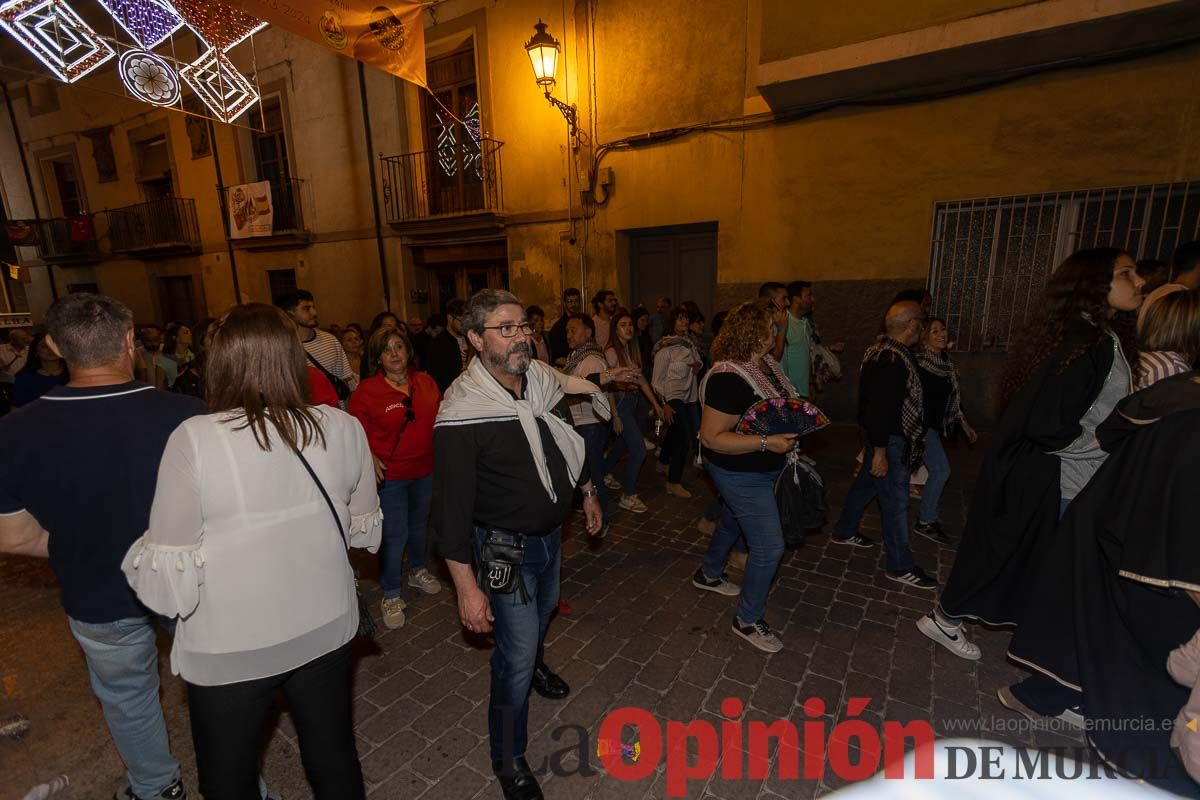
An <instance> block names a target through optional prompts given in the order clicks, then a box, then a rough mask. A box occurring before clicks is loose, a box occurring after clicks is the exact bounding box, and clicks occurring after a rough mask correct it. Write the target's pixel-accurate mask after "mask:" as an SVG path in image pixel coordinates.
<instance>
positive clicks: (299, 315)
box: [275, 289, 358, 390]
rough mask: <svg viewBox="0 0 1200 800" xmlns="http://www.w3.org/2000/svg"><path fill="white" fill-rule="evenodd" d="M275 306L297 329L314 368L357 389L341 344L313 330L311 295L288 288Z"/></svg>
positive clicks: (331, 336) (315, 305)
mask: <svg viewBox="0 0 1200 800" xmlns="http://www.w3.org/2000/svg"><path fill="white" fill-rule="evenodd" d="M275 305H276V306H278V307H279V308H281V309H283V312H284V313H285V314H287V315H288V316H289V317H291V318H292V322H295V323H296V326H297V327H298V328H299V329H300V343H301V344H302V345H303V346H304V352H305V353H306V354H307V355H308V360H309V362H310V363H312V364H313V366H314V367H318V368H320V369H321V370H322V371H324V372H327V373H329V374H330V375H333V376H334V377H335V378H338V379H340V380H342V381H344V382H345V383H346V385H347V386H349V387H350V389H351V390H353V389H354V388H355V387H356V386H358V378H357V377H356V376H355V374H354V371H353V370H352V369H350V361H349V359H347V358H346V351H345V350H343V349H342V343H341V342H339V341H338V340H337V337H336V336H334V335H333V334H332V333H326V332H325V331H323V330H321V329H320V328H318V327H317V304H316V303H315V302H314V301H313V296H312V292H309V291H307V290H305V289H292V290H291V291H288V292H284V293H282V294H280V295H279V296H278V297H276V298H275Z"/></svg>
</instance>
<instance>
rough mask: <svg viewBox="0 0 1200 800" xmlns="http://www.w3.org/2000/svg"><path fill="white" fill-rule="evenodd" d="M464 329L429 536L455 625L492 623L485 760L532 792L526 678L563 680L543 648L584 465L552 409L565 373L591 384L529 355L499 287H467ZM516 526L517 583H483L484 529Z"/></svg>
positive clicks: (519, 314) (579, 445)
mask: <svg viewBox="0 0 1200 800" xmlns="http://www.w3.org/2000/svg"><path fill="white" fill-rule="evenodd" d="M463 329H464V331H465V332H466V336H467V339H468V341H469V342H470V345H471V347H473V348H474V349H475V351H476V352H477V354H478V356H479V357H478V358H474V359H472V360H471V362H470V365H469V366H468V367H467V370H466V371H465V372H464V373H463V374H462V375H461V376H459V378H458V379H457V380H456V381H455V382H454V383H453V385H451V386H450V388H449V390H448V391H447V392H446V396H445V399H444V400H443V402H442V406H441V409H440V410H439V412H438V417H437V422H436V427H435V428H434V436H433V443H434V464H435V465H436V466H435V468H434V472H433V522H434V528H435V531H436V532H435V538H436V541H437V543H438V549H439V550H440V551H441V553H442V555H443V556H445V558H446V561H447V565H448V566H449V568H450V575H451V577H453V579H454V587H455V590H456V591H457V593H458V613H459V617H460V618H461V620H462V624H463V625H464V626H465V627H466V628H467V630H469V631H472V632H474V633H487V632H488V631H491V630H493V628H494V630H495V639H496V648H495V650H494V651H493V652H492V687H491V701H490V703H489V705H488V736H489V739H490V744H491V756H492V770H493V772H495V774H496V776H497V777H498V778H499V780H500V785H501V788H502V789H503V791H504V796H505V798H507V799H508V800H537V799H538V798H541V797H542V792H541V789H540V788H539V786H538V782H537V778H536V777H534V775H533V773H532V771H531V770H530V768H529V764H528V762H526V760H525V747H526V745H527V743H528V738H529V732H528V720H529V689H530V686H531V685H533V686H534V687H535V688H537V689H538V691H539V692H540V693H541V694H544V695H547V694H548V696H556V697H564V696H566V694H567V692H568V691H569V689H568V687H567V686H566V684H565V683H564V682H563V681H562V679H561V678H559V677H558V676H557V675H554V673H552V672H550V670H549V669H548V668H547V667H546V666H545V664H544V662H543V661H542V652H543V644H544V639H545V635H546V625H547V624H548V622H549V620H550V615H551V614H552V613H553V612H554V610H555V609H556V608H557V607H558V590H559V567H560V564H561V543H562V529H561V525H562V521H563V519H564V518H565V517H566V516H567V514H568V513H570V510H571V495H572V493H573V490H574V489H575V486H576V481H577V480H578V478H579V476H580V474H581V473H582V470H583V464H584V446H583V440H582V439H581V438H580V437H579V435H578V434H577V433H575V431H574V430H573V429H572V428H571V426H570V425H569V424H568V423H567V422H565V421H563V420H562V419H561V418H560V417H558V416H556V415H555V414H554V413H553V412H552V409H553V408H554V406H555V405H556V404H557V403H558V402H559V401H560V400H561V399H562V397H563V393H564V388H563V384H564V383H565V384H566V390H567V391H569V392H572V393H575V392H584V393H598V392H599V389H598V388H597V387H596V386H594V385H593V384H591V383H588V382H586V381H583V380H580V379H577V378H568V377H566V376H563V375H562V374H561V373H558V372H557V371H555V370H554V369H552V368H550V367H548V366H546V365H545V364H543V363H541V362H539V361H535V360H533V359H532V357H531V348H530V344H529V337H530V332H531V330H530V327H529V323H528V322H527V320H526V318H525V308H524V306H523V305H522V304H521V301H520V300H518V299H517V298H516V297H514V296H513V295H511V294H509V293H508V292H504V291H498V290H494V289H485V290H483V291H481V292H478V293H477V294H475V296H473V297H472V298H471V300H470V302H469V303H468V304H467V308H466V311H465V314H464V316H463ZM580 488H581V489H582V490H583V496H584V500H583V508H584V513H585V515H586V518H587V531H588V533H589V534H591V535H595V534H597V533H598V532H599V531H600V524H601V513H600V504H599V502H598V501H597V498H596V490H595V488H594V487H593V486H592V482H591V481H590V480H585V481H584V482H583V484H582V485H581V487H580ZM514 533H515V534H519V535H520V536H521V537H523V542H524V556H523V557H524V560H523V562H522V566H521V568H520V578H521V582H522V583H523V590H522V589H521V588H519V587H518V588H516V590H514V591H511V592H508V593H502V592H496V591H492V590H491V589H490V588H489V591H488V592H487V593H485V592H484V591H483V590H482V589H480V587H479V586H478V585H477V584H476V581H475V575H474V573H473V572H472V569H471V563H472V561H478V560H479V555H480V553H481V551H482V548H483V546H484V543H485V541H487V540H488V539H489V537H493V538H495V537H497V536H501V537H502V536H505V535H508V534H514ZM501 571H502V570H501ZM488 575H489V579H490V578H491V573H490V572H489V573H488Z"/></svg>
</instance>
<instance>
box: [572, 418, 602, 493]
mask: <svg viewBox="0 0 1200 800" xmlns="http://www.w3.org/2000/svg"><path fill="white" fill-rule="evenodd" d="M575 432H576V433H578V434H579V435H580V436H582V437H583V446H584V450H585V452H586V454H587V460H586V463H585V464H584V470H586V472H587V475H588V476H589V477H590V478H591V479H592V487H593V488H594V489H595V490H596V499H597V500H599V501H600V508H602V509H604V511H605V513H608V487H606V486H605V485H604V448H605V447H607V446H608V425H607V424H606V423H594V424H591V425H580V426H579V427H578V428H576V429H575Z"/></svg>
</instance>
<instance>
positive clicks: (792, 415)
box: [734, 397, 829, 436]
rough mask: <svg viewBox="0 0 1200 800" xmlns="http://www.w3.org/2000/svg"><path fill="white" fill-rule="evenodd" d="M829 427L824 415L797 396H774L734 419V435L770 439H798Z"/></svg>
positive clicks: (827, 418)
mask: <svg viewBox="0 0 1200 800" xmlns="http://www.w3.org/2000/svg"><path fill="white" fill-rule="evenodd" d="M828 424H829V417H827V416H825V412H823V411H822V410H821V409H819V408H817V407H816V406H814V405H813V404H812V403H810V402H808V401H807V400H804V399H802V398H799V397H792V398H783V397H776V398H773V399H771V400H760V401H759V402H757V403H755V404H754V405H752V406H750V408H748V409H746V412H745V413H744V414H742V418H741V419H740V420H738V424H737V426H736V427H735V428H734V430H735V431H737V432H738V433H747V434H754V435H756V436H773V435H775V434H777V433H797V434H800V435H801V436H805V435H807V434H810V433H812V432H813V431H818V430H820V429H821V428H824V427H825V426H826V425H828Z"/></svg>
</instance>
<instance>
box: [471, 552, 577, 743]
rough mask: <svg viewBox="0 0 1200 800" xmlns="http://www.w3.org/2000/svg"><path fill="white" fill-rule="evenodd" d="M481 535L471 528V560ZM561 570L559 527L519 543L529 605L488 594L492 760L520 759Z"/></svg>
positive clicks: (517, 598) (516, 594)
mask: <svg viewBox="0 0 1200 800" xmlns="http://www.w3.org/2000/svg"><path fill="white" fill-rule="evenodd" d="M485 536H486V532H485V531H484V530H483V529H482V528H476V529H475V558H476V561H478V559H479V548H480V547H481V546H482V545H483V540H484V537H485ZM561 566H562V529H561V528H556V529H555V530H554V532H553V533H550V534H548V535H546V536H529V537H526V539H525V560H524V563H523V565H522V568H521V576H522V578H523V579H524V581H525V590H526V592H527V593H528V595H529V601H528V602H525V601H524V599H523V598H522V597H521V593H520V591H519V590H518V591H515V592H512V593H511V594H493V595H491V596H490V600H491V603H492V616H493V617H494V618H495V622H494V623H493V624H494V631H495V633H494V635H495V639H496V647H495V649H494V650H493V651H492V694H491V700H490V701H489V703H488V738H489V742H490V748H491V754H492V758H493V759H512V758H519V757H520V756H523V755H525V748H526V746H527V745H528V744H529V688H530V686H532V684H533V670H534V667H536V666H537V665H538V664H539V663H540V662H541V661H542V652H543V650H544V647H545V639H546V626H547V625H549V624H550V615H551V614H553V613H554V611H555V610H556V609H557V608H558V578H559V572H560V568H561Z"/></svg>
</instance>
